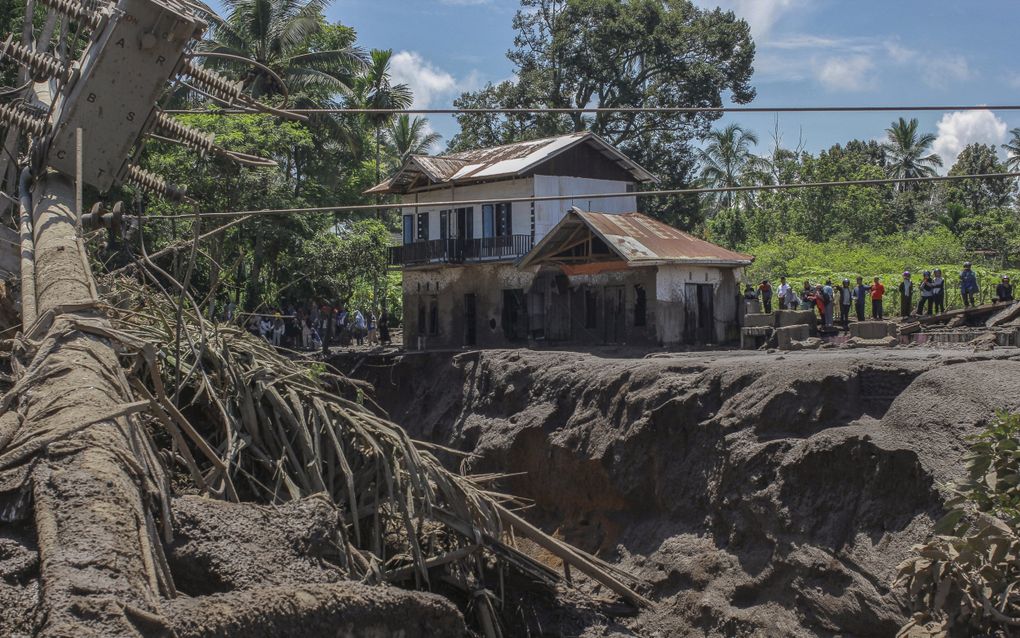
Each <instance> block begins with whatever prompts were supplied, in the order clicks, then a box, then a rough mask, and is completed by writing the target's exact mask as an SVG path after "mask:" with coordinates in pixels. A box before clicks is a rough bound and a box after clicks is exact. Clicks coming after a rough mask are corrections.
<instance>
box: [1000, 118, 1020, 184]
mask: <svg viewBox="0 0 1020 638" xmlns="http://www.w3.org/2000/svg"><path fill="white" fill-rule="evenodd" d="M1009 134H1010V140H1009V143H1008V144H1003V145H1002V148H1004V149H1005V150H1006V153H1007V155H1008V157H1007V158H1006V170H1008V171H1009V172H1010V173H1017V172H1020V128H1015V129H1013V130H1012V131H1010V132H1009Z"/></svg>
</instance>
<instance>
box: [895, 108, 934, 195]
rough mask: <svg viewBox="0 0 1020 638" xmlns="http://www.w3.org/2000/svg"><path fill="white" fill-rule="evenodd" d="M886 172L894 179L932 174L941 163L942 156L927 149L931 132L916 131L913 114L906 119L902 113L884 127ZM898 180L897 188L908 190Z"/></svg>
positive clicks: (929, 175)
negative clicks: (910, 118)
mask: <svg viewBox="0 0 1020 638" xmlns="http://www.w3.org/2000/svg"><path fill="white" fill-rule="evenodd" d="M885 132H886V143H885V144H884V145H883V146H884V147H885V150H886V153H887V156H886V160H887V164H886V172H887V173H888V174H889V177H892V178H895V179H903V178H913V177H933V176H934V175H936V169H937V168H938V167H940V166H942V158H941V157H939V156H938V155H937V154H935V153H930V152H929V151H930V150H931V146H932V144H934V143H935V135H934V134H932V133H919V132H918V122H917V118H914V119H912V120H910V121H909V122H908V121H907V120H905V119H903V118H902V117H901V118H900V119H899V120H898V121H896V122H893V123H892V126H890V127H889V128H887V129H886V130H885ZM906 186H907V185H906V184H900V185H899V190H901V191H902V190H908V189H907V188H906Z"/></svg>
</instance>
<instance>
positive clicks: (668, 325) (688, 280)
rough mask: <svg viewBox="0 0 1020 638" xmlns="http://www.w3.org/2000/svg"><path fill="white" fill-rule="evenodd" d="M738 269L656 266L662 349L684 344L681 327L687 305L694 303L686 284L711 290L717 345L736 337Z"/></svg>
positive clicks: (737, 327)
mask: <svg viewBox="0 0 1020 638" xmlns="http://www.w3.org/2000/svg"><path fill="white" fill-rule="evenodd" d="M742 277H743V269H742V268H713V267H707V266H684V265H664V266H659V272H658V276H657V277H656V288H655V290H656V293H655V297H656V301H657V305H658V316H659V322H658V330H659V341H660V342H661V343H662V344H663V345H666V346H673V345H677V344H681V343H683V342H684V325H685V323H686V317H687V314H688V305H689V304H692V303H697V301H696V300H695V299H692V298H691V297H690V296H688V290H687V286H688V284H701V285H711V286H712V287H713V310H714V311H713V315H714V316H713V322H714V324H715V337H716V340H717V343H727V342H732V341H734V340H735V339H737V338H739V332H740V320H739V318H738V316H737V304H738V303H739V297H740V290H739V285H738V282H739V280H740V279H741V278H742Z"/></svg>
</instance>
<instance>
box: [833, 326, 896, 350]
mask: <svg viewBox="0 0 1020 638" xmlns="http://www.w3.org/2000/svg"><path fill="white" fill-rule="evenodd" d="M875 323H877V322H875ZM851 327H853V326H851ZM899 343H900V340H899V339H898V338H897V337H879V338H877V339H863V338H861V337H851V338H850V339H849V340H848V341H847V342H846V345H847V346H848V347H850V348H894V347H896V346H897V345H899Z"/></svg>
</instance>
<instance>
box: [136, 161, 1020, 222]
mask: <svg viewBox="0 0 1020 638" xmlns="http://www.w3.org/2000/svg"><path fill="white" fill-rule="evenodd" d="M1016 177H1020V172H1014V173H980V174H977V175H938V176H935V177H890V178H883V179H864V180H848V181H835V182H807V183H799V184H763V185H759V186H726V187H721V188H679V189H668V190H652V191H631V192H624V193H591V194H586V195H542V196H538V197H513V198H509V199H510V200H511V201H513V202H560V201H568V200H569V201H585V200H596V199H615V198H619V197H635V196H636V197H676V196H682V195H709V194H712V193H742V192H750V191H779V190H794V189H800V188H826V187H844V186H886V185H891V184H916V183H926V182H954V181H961V180H966V179H1012V178H1016ZM492 202H493V200H492V199H491V198H490V199H470V200H459V201H447V202H410V203H406V204H401V203H394V204H354V205H349V206H314V207H310V208H267V209H261V210H245V211H234V212H209V213H198V214H197V215H198V216H199V217H236V216H238V215H248V216H254V215H292V214H299V213H357V212H366V211H377V210H397V209H402V208H413V209H415V210H419V209H422V208H444V207H454V206H480V205H483V204H491V203H492ZM194 217H195V214H193V213H189V214H183V215H151V216H145V217H142V219H174V218H182V219H184V218H190V219H194Z"/></svg>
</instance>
